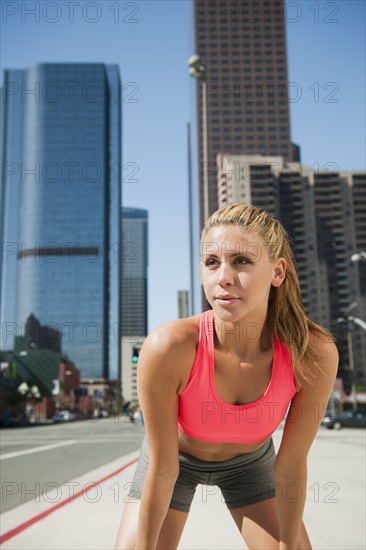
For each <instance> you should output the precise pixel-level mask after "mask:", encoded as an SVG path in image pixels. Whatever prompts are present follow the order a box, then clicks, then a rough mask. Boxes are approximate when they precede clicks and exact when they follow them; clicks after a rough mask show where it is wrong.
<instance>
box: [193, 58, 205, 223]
mask: <svg viewBox="0 0 366 550" xmlns="http://www.w3.org/2000/svg"><path fill="white" fill-rule="evenodd" d="M188 65H189V74H190V75H191V76H193V77H194V78H197V79H199V80H200V81H201V84H202V141H203V167H202V177H203V217H204V221H206V220H207V218H208V216H209V208H210V207H209V185H208V145H207V83H206V66H205V64H204V63H203V61H202V59H201V58H200V56H199V55H192V56H191V57H190V58H189V60H188Z"/></svg>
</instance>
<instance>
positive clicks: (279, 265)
mask: <svg viewBox="0 0 366 550" xmlns="http://www.w3.org/2000/svg"><path fill="white" fill-rule="evenodd" d="M286 266H287V262H286V260H285V259H284V258H279V259H278V260H277V261H276V263H275V265H274V267H273V270H274V273H273V279H272V286H274V287H278V286H281V284H282V282H283V280H284V278H285V277H286Z"/></svg>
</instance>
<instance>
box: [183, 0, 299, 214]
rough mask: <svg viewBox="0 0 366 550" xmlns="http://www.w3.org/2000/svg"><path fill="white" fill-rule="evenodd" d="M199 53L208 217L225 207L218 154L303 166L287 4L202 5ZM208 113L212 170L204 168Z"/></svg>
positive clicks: (198, 6)
mask: <svg viewBox="0 0 366 550" xmlns="http://www.w3.org/2000/svg"><path fill="white" fill-rule="evenodd" d="M194 18H195V53H196V54H198V55H199V56H200V57H201V59H202V61H203V63H204V64H205V66H206V87H207V102H206V105H203V103H202V87H201V83H200V81H199V80H198V82H197V110H198V121H197V126H198V144H199V165H200V190H201V191H200V204H201V220H202V216H203V207H202V205H203V177H205V176H206V174H207V177H208V186H209V210H210V212H212V211H214V210H215V209H216V208H217V207H218V195H217V166H216V156H217V154H218V153H220V152H221V153H223V154H225V153H230V154H260V155H267V156H282V157H283V158H284V159H286V160H291V159H294V160H299V158H298V156H299V151H298V148H297V147H296V146H293V145H292V144H291V133H290V114H289V96H291V94H293V93H295V90H291V88H290V87H289V85H288V77H287V54H286V29H285V12H284V0H276V2H273V1H272V0H270V1H268V0H258V1H257V2H238V1H236V0H226V1H219V0H215V1H212V2H205V1H200V0H195V2H194ZM205 106H206V108H207V145H208V147H207V148H208V166H207V167H205V168H204V170H203V169H202V163H203V158H204V154H203V133H202V132H203V124H202V116H203V109H204V107H205Z"/></svg>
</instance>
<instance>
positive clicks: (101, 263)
mask: <svg viewBox="0 0 366 550" xmlns="http://www.w3.org/2000/svg"><path fill="white" fill-rule="evenodd" d="M120 90H121V86H120V78H119V71H118V67H117V66H115V65H104V64H100V63H90V64H89V63H88V64H86V63H57V64H54V63H46V64H37V65H33V66H31V67H30V68H28V69H26V70H9V71H5V79H4V88H3V101H4V128H3V136H4V140H3V163H4V164H3V174H4V178H3V183H2V193H1V197H2V199H1V211H2V212H1V214H2V218H1V219H2V232H3V235H4V236H5V241H6V242H5V247H4V249H3V258H4V261H3V264H2V267H3V269H2V283H1V297H2V306H1V308H2V309H1V314H2V329H3V331H5V332H3V335H2V347H3V348H6V347H9V341H8V340H7V336H9V334H11V332H14V334H15V335H19V334H21V333H22V332H24V324H25V322H26V321H27V319H28V318H29V316H30V315H32V314H33V315H34V316H36V317H37V319H38V320H39V322H40V323H41V325H42V326H44V325H46V326H48V327H52V328H54V329H56V330H57V331H59V332H61V334H62V341H61V345H62V352H63V353H64V354H65V355H67V356H68V357H69V358H70V360H71V361H73V362H74V363H75V365H76V366H77V368H78V369H80V371H81V376H82V377H83V378H85V377H90V378H104V379H106V380H108V379H116V378H118V376H119V364H120V286H121V276H120V261H119V257H118V246H119V241H120V234H121V230H120V226H121V217H120V209H121V178H120V166H121V159H120V151H121V131H120V127H121V101H120V97H119V95H120ZM19 107H20V108H19ZM3 299H4V303H3Z"/></svg>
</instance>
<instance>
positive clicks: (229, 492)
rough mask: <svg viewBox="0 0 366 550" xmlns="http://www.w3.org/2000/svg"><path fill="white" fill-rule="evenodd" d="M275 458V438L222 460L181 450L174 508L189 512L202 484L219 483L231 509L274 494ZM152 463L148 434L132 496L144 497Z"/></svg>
mask: <svg viewBox="0 0 366 550" xmlns="http://www.w3.org/2000/svg"><path fill="white" fill-rule="evenodd" d="M275 458H276V453H275V450H274V445H273V440H272V438H269V439H268V440H267V441H266V442H265V443H264V444H263V445H262V447H260V448H259V449H257V450H256V451H254V452H251V453H245V454H242V455H239V456H236V457H235V458H232V459H231V460H224V461H220V462H211V461H205V460H198V459H197V458H194V457H193V456H191V455H189V454H186V453H182V452H179V476H178V479H177V481H176V483H175V487H174V491H173V495H172V499H171V502H170V508H174V509H175V510H180V511H181V512H187V513H188V512H189V509H190V506H191V503H192V500H193V497H194V494H195V491H196V487H197V485H199V484H201V485H211V486H214V485H215V486H217V487H219V489H220V490H221V492H222V495H223V497H224V500H225V503H226V506H227V507H228V508H229V509H231V508H240V507H241V506H247V505H248V504H254V503H255V502H260V501H262V500H266V499H269V498H274V496H275V494H276V489H275V479H274V461H275ZM148 466H149V448H148V445H147V440H146V436H145V438H144V440H143V442H142V446H141V454H140V458H139V461H138V464H137V468H136V472H135V476H134V478H133V482H132V483H131V486H130V491H129V495H128V496H129V497H132V498H136V499H138V500H140V499H141V493H142V488H143V485H144V481H145V478H146V474H147V469H148ZM209 494H213V493H212V492H211V493H210V492H206V493H205V495H204V496H205V497H206V499H207V496H208V495H209ZM207 500H208V499H207Z"/></svg>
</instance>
